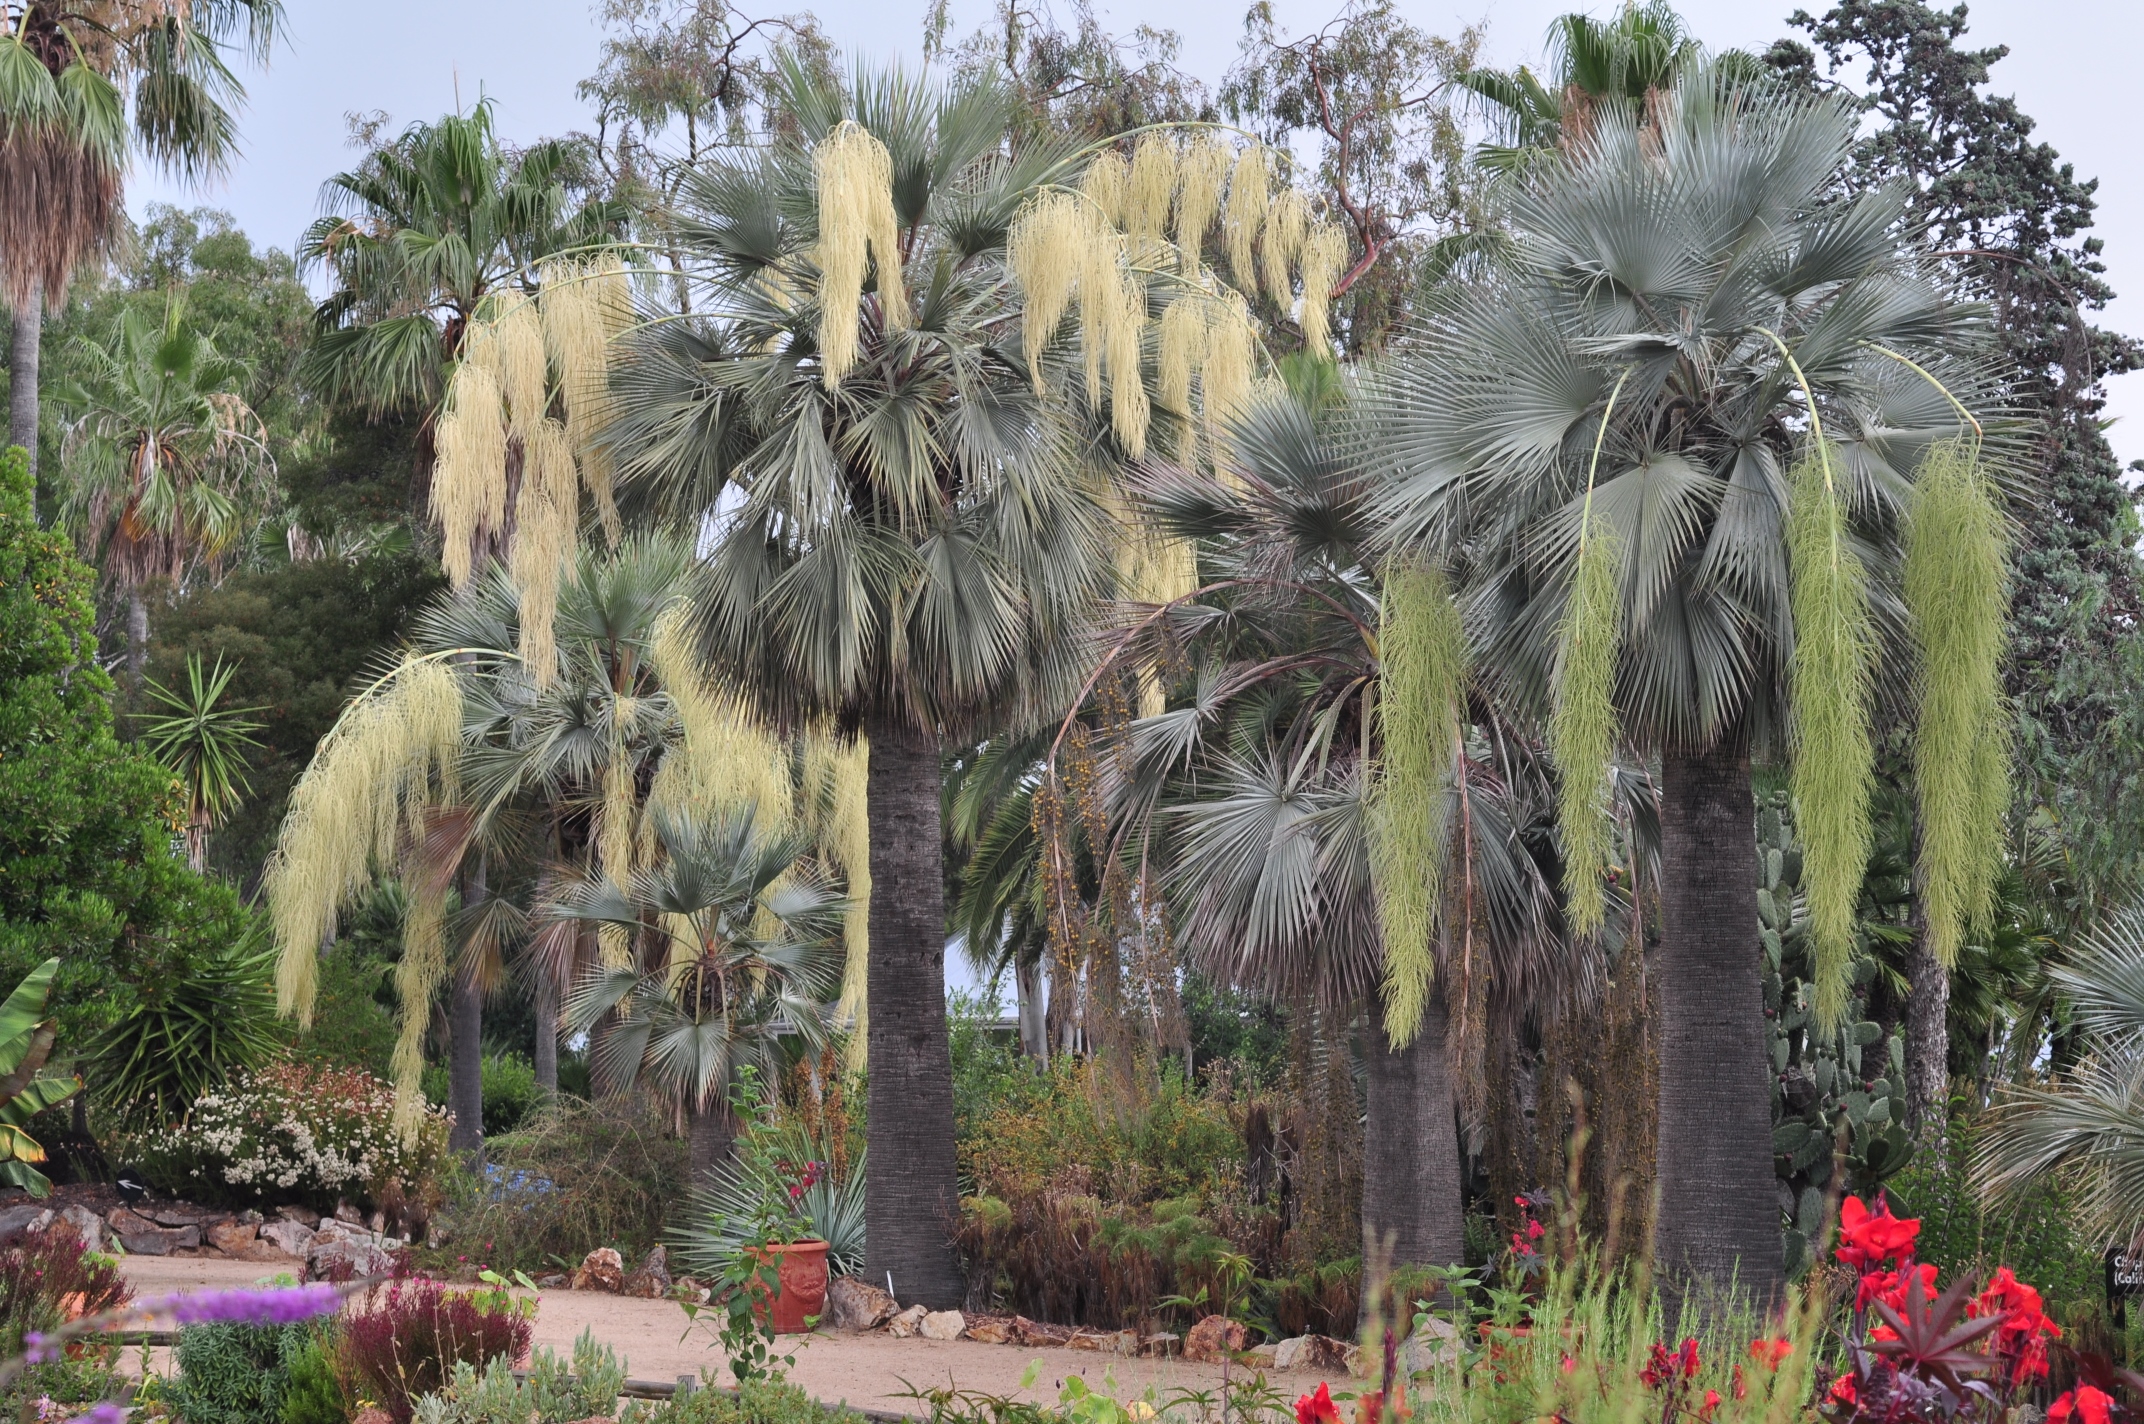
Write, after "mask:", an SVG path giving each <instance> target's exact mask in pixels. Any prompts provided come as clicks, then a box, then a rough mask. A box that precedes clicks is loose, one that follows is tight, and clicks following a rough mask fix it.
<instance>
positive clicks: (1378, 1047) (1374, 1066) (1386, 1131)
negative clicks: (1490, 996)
mask: <svg viewBox="0 0 2144 1424" xmlns="http://www.w3.org/2000/svg"><path fill="white" fill-rule="evenodd" d="M1446 1019H1447V1015H1446V1012H1445V1004H1444V994H1443V992H1442V991H1441V990H1440V991H1439V992H1438V993H1437V995H1436V996H1435V997H1434V998H1433V999H1432V1000H1431V1001H1430V1003H1429V1006H1428V1008H1426V1009H1425V1010H1424V1011H1423V1013H1422V1031H1421V1032H1420V1033H1419V1034H1417V1035H1416V1036H1415V1040H1414V1042H1412V1043H1410V1044H1408V1045H1407V1046H1406V1047H1405V1048H1402V1049H1394V1048H1393V1047H1392V1044H1391V1041H1390V1040H1389V1039H1387V1038H1386V1037H1385V1030H1384V1025H1383V1023H1382V1022H1379V1021H1377V1016H1376V1015H1375V1014H1374V1013H1373V1014H1372V1022H1371V1023H1370V1025H1369V1027H1368V1029H1367V1030H1366V1031H1365V1033H1364V1035H1363V1039H1364V1041H1363V1063H1364V1066H1365V1067H1366V1068H1367V1069H1368V1072H1367V1074H1366V1076H1367V1078H1368V1080H1369V1121H1368V1123H1367V1125H1366V1127H1365V1129H1364V1131H1363V1136H1362V1239H1363V1246H1364V1259H1366V1260H1367V1259H1369V1257H1370V1254H1371V1252H1372V1250H1373V1248H1375V1247H1376V1246H1379V1245H1381V1244H1382V1243H1383V1242H1384V1241H1385V1240H1386V1239H1387V1238H1390V1240H1391V1243H1392V1264H1393V1266H1395V1267H1399V1266H1458V1265H1464V1264H1465V1262H1466V1209H1465V1192H1464V1187H1463V1185H1462V1183H1461V1181H1460V1175H1459V1128H1458V1123H1457V1121H1456V1120H1455V1119H1454V1117H1453V1115H1452V1084H1451V1078H1450V1070H1449V1065H1448V1063H1447V1061H1446V1058H1445V1044H1444V1037H1445V1029H1446ZM1372 1305H1373V1302H1371V1301H1369V1300H1368V1299H1367V1298H1366V1299H1365V1300H1364V1301H1363V1309H1364V1310H1365V1311H1368V1310H1369V1309H1370V1308H1371V1307H1372ZM1402 1319H1404V1316H1403V1317H1402Z"/></svg>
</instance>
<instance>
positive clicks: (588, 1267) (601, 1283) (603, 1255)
mask: <svg viewBox="0 0 2144 1424" xmlns="http://www.w3.org/2000/svg"><path fill="white" fill-rule="evenodd" d="M624 1287H625V1260H624V1258H623V1257H621V1256H620V1255H619V1254H618V1253H617V1252H616V1251H613V1250H612V1249H611V1248H610V1247H608V1246H598V1247H597V1248H596V1249H595V1250H593V1251H590V1252H589V1253H588V1254H587V1255H585V1256H583V1257H581V1268H580V1269H579V1270H577V1271H575V1272H574V1273H573V1288H574V1289H575V1290H577V1291H584V1290H593V1291H608V1292H609V1293H610V1294H612V1295H616V1294H617V1293H618V1292H619V1291H620V1290H622V1289H624Z"/></svg>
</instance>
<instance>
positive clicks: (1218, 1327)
mask: <svg viewBox="0 0 2144 1424" xmlns="http://www.w3.org/2000/svg"><path fill="white" fill-rule="evenodd" d="M1250 1343H1251V1336H1250V1332H1249V1331H1247V1330H1245V1329H1244V1328H1243V1325H1242V1323H1241V1322H1240V1321H1235V1320H1230V1319H1229V1318H1228V1317H1227V1316H1225V1315H1209V1316H1206V1317H1205V1318H1204V1319H1202V1320H1200V1321H1199V1323H1198V1324H1196V1325H1194V1326H1192V1327H1191V1333H1190V1334H1189V1335H1186V1336H1185V1337H1184V1358H1185V1359H1187V1360H1190V1361H1192V1362H1193V1363H1194V1364H1196V1363H1201V1362H1205V1361H1212V1360H1218V1359H1220V1358H1221V1357H1222V1356H1223V1355H1227V1354H1233V1353H1235V1352H1236V1351H1238V1350H1240V1349H1242V1348H1243V1347H1244V1346H1245V1345H1248V1344H1250Z"/></svg>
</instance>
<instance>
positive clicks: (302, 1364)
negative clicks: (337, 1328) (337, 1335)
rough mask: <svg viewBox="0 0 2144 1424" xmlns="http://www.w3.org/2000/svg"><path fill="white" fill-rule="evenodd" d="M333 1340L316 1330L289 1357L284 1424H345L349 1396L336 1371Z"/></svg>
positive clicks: (348, 1414)
mask: <svg viewBox="0 0 2144 1424" xmlns="http://www.w3.org/2000/svg"><path fill="white" fill-rule="evenodd" d="M334 1349H335V1342H334V1340H333V1339H332V1338H331V1337H330V1336H329V1335H328V1334H327V1333H325V1332H323V1331H321V1330H318V1329H315V1330H314V1331H313V1332H312V1335H311V1337H310V1338H309V1339H308V1340H307V1341H306V1343H305V1347H304V1348H303V1349H301V1350H299V1351H297V1352H296V1353H295V1354H293V1355H292V1356H291V1357H290V1362H289V1365H288V1367H287V1368H286V1370H285V1378H284V1383H283V1424H344V1421H345V1420H347V1419H348V1418H349V1417H350V1398H349V1396H348V1395H346V1394H344V1393H343V1390H342V1381H341V1379H340V1378H339V1377H338V1376H337V1374H336V1371H335V1361H334V1359H333V1352H334Z"/></svg>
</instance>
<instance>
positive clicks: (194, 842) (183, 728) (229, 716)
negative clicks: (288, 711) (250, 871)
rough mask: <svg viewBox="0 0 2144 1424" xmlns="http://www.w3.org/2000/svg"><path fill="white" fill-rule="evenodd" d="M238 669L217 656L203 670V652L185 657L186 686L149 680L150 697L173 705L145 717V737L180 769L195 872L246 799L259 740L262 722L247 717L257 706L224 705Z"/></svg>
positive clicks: (165, 760)
mask: <svg viewBox="0 0 2144 1424" xmlns="http://www.w3.org/2000/svg"><path fill="white" fill-rule="evenodd" d="M237 671H238V669H237V668H236V667H235V666H234V667H225V666H224V665H223V659H222V658H220V657H219V658H218V659H216V666H215V669H214V670H213V671H211V672H207V673H204V672H203V671H202V668H201V655H200V654H199V653H189V654H187V656H186V686H185V687H184V688H183V689H181V690H179V691H176V692H174V691H172V690H171V689H170V688H167V687H165V686H164V685H163V684H162V683H159V682H156V681H153V680H152V681H151V682H150V683H149V684H148V690H149V695H150V696H151V697H154V698H155V699H156V700H157V701H158V702H161V703H162V704H163V705H164V706H166V707H168V708H170V709H171V711H170V712H169V713H167V714H165V715H162V716H149V717H144V718H143V719H142V740H143V741H144V742H146V743H147V744H148V747H149V750H150V751H151V752H153V753H155V754H156V756H157V758H158V759H159V760H161V761H162V762H163V763H164V765H165V766H167V767H169V768H171V770H172V771H173V772H175V773H177V775H178V778H179V785H180V787H181V788H182V789H183V790H184V792H185V796H186V861H187V863H188V864H189V865H191V866H193V868H194V869H195V870H196V871H199V870H204V869H206V868H207V866H208V835H209V832H210V831H212V830H214V829H215V828H216V826H217V824H218V823H219V822H221V821H222V820H223V818H224V817H225V816H228V815H229V814H230V813H231V812H232V811H234V810H236V809H237V807H238V803H239V802H241V801H243V800H244V799H245V797H246V792H247V791H248V790H249V789H250V788H249V787H248V786H247V783H246V773H245V756H246V749H247V748H248V747H257V746H259V745H260V742H259V741H258V740H256V739H255V738H254V736H253V734H254V733H255V732H258V731H259V730H260V729H261V724H260V723H258V722H255V721H253V720H252V719H251V718H249V717H247V715H246V714H247V713H248V712H259V711H262V710H264V709H262V708H259V707H220V706H218V705H217V704H218V703H220V702H222V701H223V690H224V689H225V688H226V687H228V686H230V683H231V675H232V674H233V673H235V672H237Z"/></svg>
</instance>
